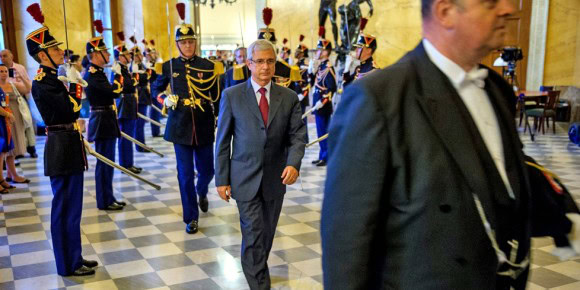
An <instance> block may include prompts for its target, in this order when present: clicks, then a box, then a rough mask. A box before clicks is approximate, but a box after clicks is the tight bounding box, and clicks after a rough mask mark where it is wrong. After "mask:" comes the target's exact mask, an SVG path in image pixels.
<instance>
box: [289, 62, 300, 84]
mask: <svg viewBox="0 0 580 290" xmlns="http://www.w3.org/2000/svg"><path fill="white" fill-rule="evenodd" d="M290 80H291V81H293V82H297V81H301V80H302V74H301V73H300V67H298V66H297V65H293V66H291V67H290Z"/></svg>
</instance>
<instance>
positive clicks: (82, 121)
mask: <svg viewBox="0 0 580 290" xmlns="http://www.w3.org/2000/svg"><path fill="white" fill-rule="evenodd" d="M88 63H89V62H88V58H87V57H86V56H84V57H83V59H82V61H81V57H80V56H79V55H78V54H73V55H71V57H70V64H71V65H72V66H74V67H75V69H76V71H78V72H79V74H80V76H83V75H84V74H85V68H86V66H87V65H88ZM90 110H91V108H90V105H89V100H88V99H87V95H86V93H85V90H83V92H82V99H81V112H80V116H79V118H78V120H77V123H78V124H79V127H80V131H81V132H85V127H86V122H87V119H88V118H89V114H90Z"/></svg>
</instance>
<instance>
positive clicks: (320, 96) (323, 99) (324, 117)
mask: <svg viewBox="0 0 580 290" xmlns="http://www.w3.org/2000/svg"><path fill="white" fill-rule="evenodd" d="M319 36H320V39H319V40H318V44H317V45H316V49H317V51H316V60H315V61H311V62H310V63H309V64H308V65H309V68H308V71H309V73H310V79H311V80H312V81H313V83H314V93H313V94H312V102H313V103H314V108H316V110H315V111H314V114H315V115H316V116H315V117H316V132H317V133H318V138H320V137H322V136H324V135H326V133H328V126H329V124H330V116H331V115H332V112H333V108H332V103H331V101H332V97H333V95H334V93H336V90H337V85H336V74H335V72H334V67H333V66H332V63H331V62H330V60H329V57H330V54H331V53H332V44H331V43H330V41H329V40H327V39H324V27H321V28H320V30H319ZM327 142H328V141H327V140H323V141H321V142H320V143H318V144H319V146H320V152H319V153H318V159H317V160H314V161H312V164H315V165H316V166H326V162H328V145H327Z"/></svg>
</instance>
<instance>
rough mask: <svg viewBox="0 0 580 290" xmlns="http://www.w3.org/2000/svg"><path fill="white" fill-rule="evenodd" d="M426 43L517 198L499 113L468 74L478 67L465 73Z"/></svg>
mask: <svg viewBox="0 0 580 290" xmlns="http://www.w3.org/2000/svg"><path fill="white" fill-rule="evenodd" d="M423 46H424V47H425V52H426V53H427V56H429V59H430V60H431V61H432V62H433V63H434V64H435V66H437V67H438V68H439V70H441V71H442V72H443V73H444V74H445V75H446V76H447V78H449V80H450V81H451V84H453V87H455V89H456V90H457V93H458V94H459V96H460V97H461V100H463V103H464V104H465V106H466V107H467V110H468V111H469V113H470V115H471V117H472V118H473V121H474V122H475V125H476V126H477V129H478V131H479V134H480V135H481V137H482V138H483V141H484V143H485V145H486V147H487V150H488V151H489V153H490V154H491V157H492V159H493V161H494V163H495V166H496V168H497V170H498V172H499V175H500V176H501V178H502V180H503V182H504V184H505V186H506V188H507V191H508V194H509V196H510V197H511V198H514V194H513V190H512V188H511V185H510V183H509V179H508V177H507V172H506V168H505V158H504V148H503V143H502V137H501V131H500V128H499V123H498V121H497V115H496V113H495V111H494V109H493V106H492V104H491V102H490V100H489V96H488V95H487V92H486V91H485V90H484V89H483V88H481V87H479V86H478V85H477V84H476V81H472V80H470V78H469V77H468V74H470V75H473V74H476V73H477V71H478V70H479V68H478V67H474V68H473V69H472V70H471V71H469V72H466V71H464V70H463V69H462V68H461V67H460V66H459V65H457V64H456V63H454V62H453V61H452V60H450V59H448V58H447V57H445V56H444V55H443V54H441V53H440V52H439V51H438V50H437V48H435V47H434V46H433V44H431V42H429V41H428V40H427V39H423Z"/></svg>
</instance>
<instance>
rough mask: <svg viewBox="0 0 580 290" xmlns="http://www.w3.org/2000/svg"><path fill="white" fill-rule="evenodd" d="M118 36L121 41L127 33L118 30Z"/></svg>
mask: <svg viewBox="0 0 580 290" xmlns="http://www.w3.org/2000/svg"><path fill="white" fill-rule="evenodd" d="M117 37H118V38H119V40H120V41H125V33H123V31H119V32H117Z"/></svg>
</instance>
